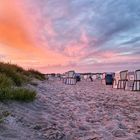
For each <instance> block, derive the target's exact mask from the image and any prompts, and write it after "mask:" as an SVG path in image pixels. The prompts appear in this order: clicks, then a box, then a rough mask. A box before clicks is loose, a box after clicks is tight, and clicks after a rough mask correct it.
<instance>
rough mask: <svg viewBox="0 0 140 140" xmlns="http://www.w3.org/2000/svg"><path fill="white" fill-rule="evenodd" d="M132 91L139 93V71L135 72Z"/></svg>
mask: <svg viewBox="0 0 140 140" xmlns="http://www.w3.org/2000/svg"><path fill="white" fill-rule="evenodd" d="M132 90H133V91H140V70H136V71H135V78H134V83H133V88H132Z"/></svg>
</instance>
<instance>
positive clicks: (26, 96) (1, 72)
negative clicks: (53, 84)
mask: <svg viewBox="0 0 140 140" xmlns="http://www.w3.org/2000/svg"><path fill="white" fill-rule="evenodd" d="M32 79H38V80H45V75H44V74H42V73H40V72H38V71H36V70H33V69H30V70H24V69H23V68H22V67H19V66H17V65H13V64H9V63H2V62H0V101H2V100H17V101H32V100H34V99H35V97H36V93H35V91H32V90H29V89H26V88H23V87H22V86H23V85H26V84H28V83H32Z"/></svg>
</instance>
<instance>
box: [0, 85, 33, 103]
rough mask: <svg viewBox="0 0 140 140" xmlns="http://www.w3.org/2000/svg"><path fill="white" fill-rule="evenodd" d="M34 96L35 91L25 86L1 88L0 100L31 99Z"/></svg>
mask: <svg viewBox="0 0 140 140" xmlns="http://www.w3.org/2000/svg"><path fill="white" fill-rule="evenodd" d="M35 98H36V92H35V91H33V90H30V89H26V88H11V87H7V88H1V89H0V101H3V100H16V101H25V102H26V101H33V100H34V99H35Z"/></svg>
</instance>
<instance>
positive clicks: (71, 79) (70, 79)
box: [64, 71, 76, 85]
mask: <svg viewBox="0 0 140 140" xmlns="http://www.w3.org/2000/svg"><path fill="white" fill-rule="evenodd" d="M64 83H65V84H66V85H75V84H76V78H75V72H74V71H68V72H67V73H66V77H65V80H64Z"/></svg>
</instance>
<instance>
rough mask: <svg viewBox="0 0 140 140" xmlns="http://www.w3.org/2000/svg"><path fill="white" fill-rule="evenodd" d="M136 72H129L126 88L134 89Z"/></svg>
mask: <svg viewBox="0 0 140 140" xmlns="http://www.w3.org/2000/svg"><path fill="white" fill-rule="evenodd" d="M134 75H135V73H134V72H128V74H127V79H128V81H127V82H126V86H125V90H132V88H133V84H134V77H135V76H134Z"/></svg>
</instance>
